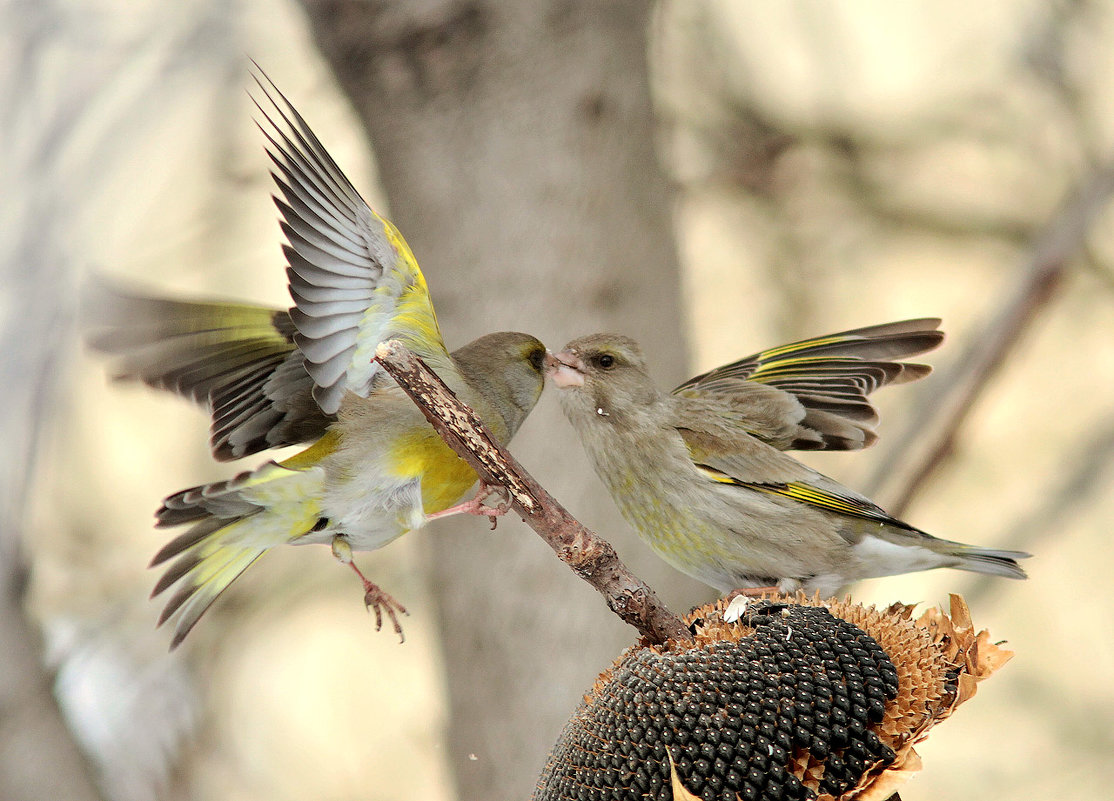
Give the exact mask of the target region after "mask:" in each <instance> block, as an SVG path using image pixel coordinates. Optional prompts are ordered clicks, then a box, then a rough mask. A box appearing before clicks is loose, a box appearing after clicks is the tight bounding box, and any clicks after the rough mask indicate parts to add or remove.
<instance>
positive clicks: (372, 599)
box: [333, 537, 410, 644]
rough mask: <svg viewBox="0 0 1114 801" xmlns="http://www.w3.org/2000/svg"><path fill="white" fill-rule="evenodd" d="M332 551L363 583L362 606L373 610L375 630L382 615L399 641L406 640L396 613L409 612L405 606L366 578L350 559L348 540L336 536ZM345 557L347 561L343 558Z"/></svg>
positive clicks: (378, 628) (379, 626)
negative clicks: (392, 628) (389, 623)
mask: <svg viewBox="0 0 1114 801" xmlns="http://www.w3.org/2000/svg"><path fill="white" fill-rule="evenodd" d="M333 553H334V554H335V555H336V557H337V559H339V560H341V562H342V563H343V564H346V565H348V566H349V567H350V568H352V571H353V572H354V573H355V574H356V575H357V576H359V577H360V582H361V583H362V584H363V585H364V607H365V608H366V609H371V610H374V611H375V630H376V631H380V630H382V628H383V615H384V613H385V614H386V615H387V618H388V619H389V620H390V621H391V625H392V626H393V627H394V630H395V634H397V635H398V641H399V643H400V644H401V643H404V642H406V635H405V634H403V633H402V624H401V623H399V621H398V615H399V613H400V612H401V613H402V614H404V615H409V614H410V613H409V612H407V611H406V607H405V606H403V605H402V604H400V603H399V602H398V601H396V600H395V599H394V597H392V596H391V595H390V594H389V593H387V592H385V591H384V590H383V589H382V588H381V587H380V586H379V585H378V584H374V583H372V582H371V581H369V580H368V578H367V576H365V575H364V574H363V573H362V572H360V568H359V567H357V566H356V563H355V562H353V561H352V548H351V547H350V546H349V545H348V541H347V540H344V539H342V538H341V537H337V538H336V539H334V540H333ZM346 557H347V561H345V558H346Z"/></svg>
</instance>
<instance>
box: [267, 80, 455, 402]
mask: <svg viewBox="0 0 1114 801" xmlns="http://www.w3.org/2000/svg"><path fill="white" fill-rule="evenodd" d="M256 83H257V84H258V85H259V88H260V89H261V91H262V98H261V99H260V98H253V99H254V100H255V104H256V106H257V107H258V108H259V110H260V112H261V113H262V114H263V118H264V120H265V124H264V123H260V126H259V127H260V129H261V130H262V131H263V133H264V135H265V136H266V137H267V139H268V141H269V143H270V147H269V148H268V153H269V155H270V156H271V160H272V162H273V163H274V168H273V169H272V171H271V173H272V175H273V177H274V179H275V183H276V184H277V185H278V189H279V192H280V193H281V195H282V198H279V197H276V198H275V203H276V205H277V206H278V208H279V211H280V212H281V213H282V217H283V222H282V230H283V233H284V234H285V235H286V239H287V244H286V245H284V246H283V251H284V252H285V254H286V258H287V261H288V263H289V267H288V269H287V276H288V277H289V280H290V294H291V296H292V297H293V299H294V308H293V309H292V310H291V312H290V318H291V320H292V321H293V324H294V327H295V329H296V331H297V332H296V333H295V335H294V342H295V343H296V344H297V346H298V349H299V350H300V351H301V352H302V354H303V355H304V357H305V369H306V370H307V371H308V372H309V374H310V376H311V377H312V378H313V381H314V384H315V387H314V389H313V396H314V398H316V399H317V403H318V404H319V405H320V407H321V410H322V411H323V412H325V413H326V414H335V413H336V411H337V409H338V408H339V406H340V401H341V398H342V397H343V396H344V393H345V392H348V391H351V392H355V393H356V394H358V395H363V396H366V395H367V394H368V392H369V391H370V389H371V383H372V379H373V378H374V377H375V374H376V373H377V371H378V370H379V365H378V363H377V362H373V357H374V354H375V347H376V345H378V344H379V343H380V342H382V341H384V340H387V339H399V340H401V341H402V342H403V343H404V344H405V345H406V346H407V347H408V348H410V349H411V350H413V351H414V352H415V353H417V354H418V355H419V356H422V357H423V358H425V359H427V360H429V361H432V362H433V363H434V364H448V363H449V356H448V353H447V351H446V349H445V344H444V341H443V339H442V337H441V330H440V328H439V327H438V325H437V317H436V315H435V314H434V311H433V306H432V304H431V302H430V298H429V290H428V288H427V287H426V282H425V278H424V277H423V276H422V273H421V270H420V269H419V268H418V264H417V261H416V260H415V259H414V255H413V253H411V252H410V248H409V246H408V245H407V244H406V241H405V240H404V239H403V238H402V235H401V234H400V233H399V232H398V230H397V229H396V228H395V227H394V226H393V225H392V224H391V223H390V222H389V221H388V220H386V219H384V218H383V217H380V216H379V215H378V214H376V213H375V212H374V211H372V210H371V208H370V207H369V206H368V205H367V203H365V202H364V200H363V199H362V198H361V197H360V195H359V193H358V192H357V191H356V189H355V188H354V187H353V186H352V184H351V182H350V181H349V180H348V179H347V178H346V177H345V175H344V173H343V172H342V171H341V170H340V168H339V167H338V166H337V165H336V162H334V161H333V159H332V157H330V156H329V154H328V152H327V151H326V150H325V147H324V146H323V145H322V144H321V142H320V140H318V138H317V137H316V136H315V135H314V133H313V131H312V130H310V127H309V125H308V124H307V123H306V121H305V120H304V119H303V118H302V116H301V114H299V113H298V111H297V110H296V109H295V108H294V107H293V106H292V105H291V104H290V102H289V101H288V100H287V99H286V98H285V97H284V96H283V95H282V93H281V92H279V90H278V88H277V87H275V85H274V83H272V82H271V81H270V79H269V78H267V77H266V75H263V74H262V72H261V71H260V75H257V76H256ZM431 366H432V365H431Z"/></svg>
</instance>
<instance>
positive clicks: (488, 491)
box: [426, 481, 510, 531]
mask: <svg viewBox="0 0 1114 801" xmlns="http://www.w3.org/2000/svg"><path fill="white" fill-rule="evenodd" d="M495 493H498V494H500V495H502V496H503V497H502V500H500V501H499V503H498V504H496V505H495V506H487V505H486V504H484V501H485V500H486V499H487V497H488V496H489V495H493V494H495ZM509 509H510V498H509V495H508V493H507V490H506V488H504V487H492V486H490V485H488V484H486V483H484V482H483V481H481V482H480V486H479V489H478V490H477V491H476V494H475V496H474V497H472V498H471V499H469V500H467V501H464V502H463V503H458V504H457V505H456V506H450V507H449V508H448V509H442V510H441V511H440V512H434V513H433V514H431V515H426V519H427V520H435V519H437V518H438V517H448V516H449V515H459V514H467V515H476V516H478V517H486V518H487V519H488V520H490V521H491V530H492V531H494V530H495V526H496V523H497V519H498V518H500V517H502V516H503V515H505V514H506V513H507V511H508V510H509Z"/></svg>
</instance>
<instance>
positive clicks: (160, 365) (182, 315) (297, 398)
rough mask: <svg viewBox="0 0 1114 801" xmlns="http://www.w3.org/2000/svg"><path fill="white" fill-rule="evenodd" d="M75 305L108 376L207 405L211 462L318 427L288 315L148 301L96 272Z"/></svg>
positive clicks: (316, 433)
mask: <svg viewBox="0 0 1114 801" xmlns="http://www.w3.org/2000/svg"><path fill="white" fill-rule="evenodd" d="M82 310H83V314H84V316H85V320H84V326H85V328H86V331H87V340H88V342H89V344H90V346H91V347H93V348H94V349H96V350H99V351H101V352H103V353H108V354H112V355H115V356H117V357H118V360H117V362H116V363H115V365H114V376H115V377H116V378H117V379H124V380H138V381H142V382H143V383H145V384H147V385H148V386H151V387H154V388H156V389H162V390H166V391H169V392H174V393H175V394H177V395H181V396H182V397H185V398H189V399H190V400H192V401H194V402H195V403H201V404H207V405H208V406H209V409H210V411H211V413H212V428H211V439H210V445H211V447H212V449H213V455H214V456H215V457H216V458H217V459H219V460H221V461H225V460H229V459H239V458H241V457H243V456H248V455H250V454H253V453H257V452H259V451H261V450H265V449H267V448H278V447H283V446H285V445H295V444H298V443H303V442H309V441H311V440H315V439H317V438H318V437H320V436H321V435H322V434H324V433H325V429H326V428H327V426H328V424H329V420H330V418H329V417H328V416H327V415H325V414H324V413H322V411H321V409H320V408H319V407H318V406H317V404H316V403H315V402H314V401H313V398H312V397H311V395H310V393H311V391H312V389H313V380H312V379H311V378H310V376H309V374H308V373H307V372H306V371H305V368H304V367H303V366H302V362H303V359H302V355H301V353H300V352H299V351H298V349H297V347H296V346H295V345H294V325H293V323H292V322H291V320H290V315H289V313H288V312H286V311H284V310H281V309H270V308H267V307H264V306H252V305H248V304H233V303H217V302H213V303H210V302H200V301H185V300H171V299H169V298H157V297H150V296H147V295H144V294H141V293H138V292H134V291H131V290H129V289H126V288H124V287H123V285H121V284H118V283H116V282H115V281H111V280H109V279H108V278H105V277H103V276H102V277H98V278H96V279H93V280H90V281H89V282H88V283H87V284H86V286H85V288H84V297H83V298H82Z"/></svg>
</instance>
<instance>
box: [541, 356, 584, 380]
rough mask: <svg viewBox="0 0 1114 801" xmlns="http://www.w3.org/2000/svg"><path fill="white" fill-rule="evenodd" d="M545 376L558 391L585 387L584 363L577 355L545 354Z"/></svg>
mask: <svg viewBox="0 0 1114 801" xmlns="http://www.w3.org/2000/svg"><path fill="white" fill-rule="evenodd" d="M545 374H546V376H548V377H549V378H550V379H551V380H552V381H553V383H554V385H555V386H556V387H557V388H558V389H569V388H570V387H582V386H584V363H583V362H582V361H580V357H578V356H577V355H576V354H575V353H571V352H569V351H567V350H563V351H561V352H560V353H550V352H549V351H546V352H545Z"/></svg>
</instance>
